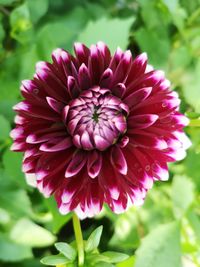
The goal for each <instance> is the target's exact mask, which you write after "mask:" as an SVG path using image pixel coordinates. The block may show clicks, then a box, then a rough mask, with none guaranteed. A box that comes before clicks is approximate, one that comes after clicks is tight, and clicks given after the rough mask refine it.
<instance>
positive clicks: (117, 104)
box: [66, 87, 128, 151]
mask: <svg viewBox="0 0 200 267" xmlns="http://www.w3.org/2000/svg"><path fill="white" fill-rule="evenodd" d="M127 113H128V107H127V105H125V104H123V102H122V101H121V100H120V99H119V98H118V97H116V96H113V95H111V94H110V91H109V90H107V89H102V88H100V87H94V88H91V89H90V90H86V91H83V92H82V94H81V95H80V96H79V97H78V98H76V99H74V100H72V101H71V102H70V103H69V112H68V116H67V122H66V124H67V129H68V132H69V133H70V135H71V136H72V140H73V143H74V145H75V146H76V147H78V148H80V149H84V150H93V149H98V150H100V151H103V150H105V149H107V148H108V147H110V146H111V145H113V144H114V143H116V142H117V141H118V139H119V137H120V136H122V135H123V134H124V133H125V132H126V129H127V123H126V116H127Z"/></svg>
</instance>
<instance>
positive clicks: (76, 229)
mask: <svg viewBox="0 0 200 267" xmlns="http://www.w3.org/2000/svg"><path fill="white" fill-rule="evenodd" d="M72 220H73V226H74V233H75V238H76V246H77V250H78V266H79V267H82V266H83V264H84V243H83V235H82V231H81V224H80V220H79V218H78V216H77V215H76V213H73V217H72Z"/></svg>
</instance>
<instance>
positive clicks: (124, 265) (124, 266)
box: [117, 256, 135, 267]
mask: <svg viewBox="0 0 200 267" xmlns="http://www.w3.org/2000/svg"><path fill="white" fill-rule="evenodd" d="M134 263H135V257H134V256H131V257H129V258H128V259H127V260H125V261H123V262H120V263H118V264H117V267H133V266H134Z"/></svg>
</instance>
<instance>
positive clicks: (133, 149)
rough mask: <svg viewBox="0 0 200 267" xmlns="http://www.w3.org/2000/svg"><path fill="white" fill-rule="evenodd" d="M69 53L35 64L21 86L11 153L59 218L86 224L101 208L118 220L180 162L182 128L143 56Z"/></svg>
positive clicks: (185, 143) (169, 94) (172, 95)
mask: <svg viewBox="0 0 200 267" xmlns="http://www.w3.org/2000/svg"><path fill="white" fill-rule="evenodd" d="M74 50H75V55H74V56H73V55H71V54H69V53H68V52H67V51H65V50H63V49H59V48H58V49H56V50H55V51H54V52H53V53H52V60H53V61H52V63H48V62H38V63H37V65H36V74H35V75H34V78H33V79H32V80H24V81H22V85H21V93H22V96H23V97H24V100H23V101H22V102H20V103H18V104H17V105H15V106H14V110H15V111H16V112H17V115H16V118H15V123H16V128H15V129H13V130H12V132H11V137H12V138H13V139H14V143H13V145H12V150H14V151H21V152H24V159H23V172H25V173H26V175H27V177H34V178H35V180H36V185H37V188H38V189H39V191H40V192H42V193H43V194H44V196H46V197H49V196H50V195H52V194H53V195H54V196H55V199H56V201H57V204H58V207H59V210H60V212H61V213H62V214H66V213H68V212H70V211H72V210H74V211H75V212H76V213H77V214H78V215H79V217H86V216H89V217H91V216H94V215H95V214H98V213H99V212H100V211H101V209H102V205H103V204H104V203H107V205H108V206H109V207H110V208H111V210H112V211H113V212H115V213H120V212H123V211H124V210H126V209H127V207H129V206H130V205H131V204H141V203H142V202H143V200H144V198H145V195H146V192H147V191H148V189H150V188H151V187H152V185H153V183H154V181H157V180H167V179H168V167H167V163H168V162H173V161H176V160H181V159H183V158H184V156H185V150H186V149H187V148H188V147H189V145H190V142H189V140H188V138H187V137H186V135H185V134H184V132H183V127H184V126H186V125H187V123H188V120H187V118H186V117H185V116H184V115H182V114H181V113H180V112H179V111H178V109H179V105H180V99H179V98H178V94H177V93H176V92H174V91H171V90H170V82H169V81H168V80H167V79H166V78H165V75H164V72H163V71H159V70H154V69H153V67H151V66H149V65H147V55H146V53H143V54H141V55H139V56H137V57H136V58H135V59H133V57H132V54H131V52H130V51H129V50H128V51H125V52H123V51H122V50H121V49H120V48H118V49H117V50H116V52H115V53H114V55H111V53H110V51H109V49H108V47H107V46H106V45H105V44H104V43H103V42H98V43H97V45H92V46H91V47H90V48H88V47H86V46H85V45H83V44H80V43H75V45H74Z"/></svg>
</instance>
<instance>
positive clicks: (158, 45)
mask: <svg viewBox="0 0 200 267" xmlns="http://www.w3.org/2000/svg"><path fill="white" fill-rule="evenodd" d="M98 40H102V41H105V42H106V43H107V44H108V45H109V46H110V48H111V50H112V51H114V50H115V49H116V48H117V46H120V47H121V48H123V49H126V48H129V49H131V51H132V52H133V54H134V55H136V54H138V53H139V52H142V51H146V52H147V53H148V56H149V62H150V64H152V65H154V67H155V68H161V69H164V70H165V71H166V75H167V77H168V78H169V79H170V80H171V81H172V84H173V88H174V90H177V91H178V92H179V94H180V96H181V98H182V105H181V109H182V111H183V112H187V115H188V116H190V117H191V118H192V119H193V122H192V123H191V124H192V125H193V126H194V127H191V128H190V127H188V129H186V130H187V133H188V135H189V136H190V138H191V140H192V142H193V146H192V147H191V148H190V150H189V152H188V156H187V158H186V159H185V160H184V161H182V162H180V163H176V164H171V165H170V180H169V181H168V182H163V183H159V182H158V183H157V184H155V185H154V188H153V189H152V190H151V191H150V192H149V194H148V196H147V199H146V201H145V204H144V206H143V207H140V208H136V207H132V208H131V209H129V211H127V212H126V213H124V214H122V215H115V214H112V213H111V212H110V211H109V210H108V209H107V208H105V209H104V211H103V213H102V214H101V215H99V216H98V218H96V219H93V220H86V221H85V222H83V224H84V237H85V238H87V237H88V233H89V232H90V230H91V229H94V228H95V227H96V226H98V225H100V224H103V225H104V234H103V236H102V239H101V242H100V250H101V249H102V251H105V250H109V249H112V250H116V251H121V252H122V253H127V254H129V255H131V257H130V258H129V259H128V260H126V261H124V262H122V263H119V264H118V265H117V266H118V267H133V266H135V267H181V266H184V267H195V266H196V267H198V266H200V193H199V192H200V171H199V170H200V154H199V153H200V128H198V127H195V126H200V123H199V122H200V120H199V116H200V115H199V114H200V97H199V95H200V0H191V1H188V0H137V1H136V0H109V1H108V0H98V1H97V0H96V1H95V0H73V1H72V0H56V1H55V0H0V90H1V91H0V150H1V151H0V152H1V153H0V159H1V162H0V266H2V267H3V266H7V267H18V266H20V267H37V266H41V263H40V262H39V260H40V259H41V258H42V257H44V256H48V255H50V254H51V253H52V252H55V249H54V248H53V247H52V245H53V243H54V242H55V240H56V238H58V239H59V241H66V239H68V240H69V241H70V240H72V238H73V233H72V227H71V223H70V222H69V221H70V218H71V215H67V216H61V215H60V214H59V213H58V211H57V209H56V204H55V202H54V201H53V199H51V198H50V199H47V200H46V199H43V197H41V196H40V194H39V193H38V192H36V190H34V189H33V188H31V187H29V186H28V185H27V184H26V182H25V178H24V175H23V173H22V172H21V159H22V156H21V155H19V154H14V153H12V152H10V151H9V146H10V144H11V140H10V138H9V131H10V129H11V128H12V126H13V117H14V113H13V111H12V106H13V105H14V104H15V103H17V102H18V101H19V99H20V94H19V86H20V81H21V80H22V79H28V78H31V77H32V75H33V73H34V66H35V63H36V62H37V61H40V60H50V56H51V52H52V50H53V49H55V48H56V47H62V48H65V49H67V50H69V51H71V52H72V47H73V42H75V41H81V42H84V43H86V44H87V45H90V44H92V43H95V42H97V41H98ZM56 236H57V237H56ZM68 240H67V241H68ZM98 266H101V267H103V266H114V265H112V264H110V265H109V264H107V265H106V264H105V265H102V264H101V265H98Z"/></svg>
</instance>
